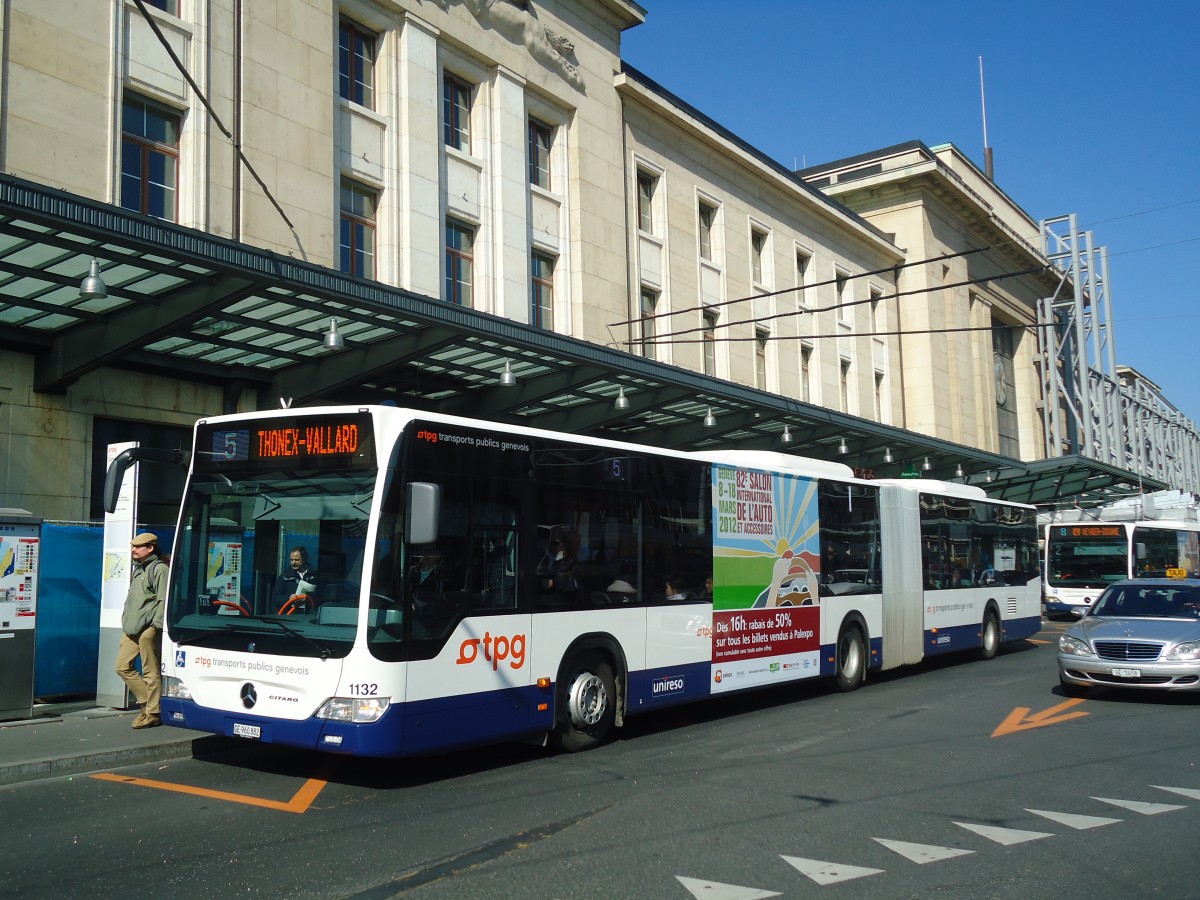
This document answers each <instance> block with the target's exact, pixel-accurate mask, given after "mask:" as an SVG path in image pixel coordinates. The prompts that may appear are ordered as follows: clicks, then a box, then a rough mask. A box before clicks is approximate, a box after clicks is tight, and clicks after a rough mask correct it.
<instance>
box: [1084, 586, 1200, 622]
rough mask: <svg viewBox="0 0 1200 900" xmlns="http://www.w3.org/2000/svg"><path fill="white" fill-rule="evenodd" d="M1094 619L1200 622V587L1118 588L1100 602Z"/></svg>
mask: <svg viewBox="0 0 1200 900" xmlns="http://www.w3.org/2000/svg"><path fill="white" fill-rule="evenodd" d="M1091 615H1093V616H1110V617H1111V616H1123V617H1128V618H1139V619H1200V586H1193V585H1178V586H1175V585H1159V584H1148V585H1140V584H1123V585H1114V586H1113V587H1111V588H1109V589H1108V590H1107V591H1105V592H1104V594H1103V596H1101V597H1100V599H1099V600H1097V601H1096V605H1095V607H1093V609H1092V611H1091Z"/></svg>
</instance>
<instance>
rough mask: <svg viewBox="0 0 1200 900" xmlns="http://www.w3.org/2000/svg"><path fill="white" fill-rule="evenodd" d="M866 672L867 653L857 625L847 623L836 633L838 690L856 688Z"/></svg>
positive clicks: (847, 690)
mask: <svg viewBox="0 0 1200 900" xmlns="http://www.w3.org/2000/svg"><path fill="white" fill-rule="evenodd" d="M866 674H867V653H866V649H865V646H864V644H863V636H862V632H861V631H860V630H859V628H858V626H857V625H847V626H845V627H844V628H843V629H842V633H841V634H840V635H838V642H837V686H838V690H839V691H845V692H849V691H853V690H857V689H858V688H859V686H860V685H861V684H862V683H863V680H864V679H865V678H866Z"/></svg>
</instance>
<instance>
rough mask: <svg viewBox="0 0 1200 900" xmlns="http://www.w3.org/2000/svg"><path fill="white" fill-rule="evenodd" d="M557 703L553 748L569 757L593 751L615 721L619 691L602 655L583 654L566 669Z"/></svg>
mask: <svg viewBox="0 0 1200 900" xmlns="http://www.w3.org/2000/svg"><path fill="white" fill-rule="evenodd" d="M563 672H564V675H563V677H562V678H560V679H559V682H558V687H557V691H556V694H557V696H556V698H555V699H556V702H555V719H556V721H555V724H554V731H553V732H552V734H551V736H550V743H551V745H552V746H553V747H554V748H555V749H558V750H562V751H564V752H566V753H578V752H579V751H581V750H590V749H591V748H592V747H595V746H596V745H597V744H599V743H600V742H601V741H603V740H604V738H605V737H606V736H607V735H608V732H609V729H611V728H612V725H613V722H614V721H615V720H616V713H617V706H616V702H617V691H616V685H615V682H614V680H613V671H612V666H611V665H609V663H608V661H607V660H606V659H605V658H604V657H603V656H602V655H601V654H599V653H596V652H594V651H590V652H585V653H581V654H579V655H578V656H576V657H574V658H572V660H571V663H570V665H568V666H566V667H564V669H563Z"/></svg>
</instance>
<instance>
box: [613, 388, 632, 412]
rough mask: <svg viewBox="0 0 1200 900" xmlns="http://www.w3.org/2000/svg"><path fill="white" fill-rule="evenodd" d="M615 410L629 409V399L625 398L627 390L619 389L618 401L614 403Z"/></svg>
mask: <svg viewBox="0 0 1200 900" xmlns="http://www.w3.org/2000/svg"><path fill="white" fill-rule="evenodd" d="M613 409H629V398H628V397H626V396H625V388H623V387H622V388H617V399H616V400H614V401H613Z"/></svg>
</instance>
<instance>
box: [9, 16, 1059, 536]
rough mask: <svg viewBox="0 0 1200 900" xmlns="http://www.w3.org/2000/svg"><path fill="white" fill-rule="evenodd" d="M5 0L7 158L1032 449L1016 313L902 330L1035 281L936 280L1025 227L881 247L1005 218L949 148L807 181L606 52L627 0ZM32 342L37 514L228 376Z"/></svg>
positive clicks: (964, 269)
mask: <svg viewBox="0 0 1200 900" xmlns="http://www.w3.org/2000/svg"><path fill="white" fill-rule="evenodd" d="M7 9H8V15H7V17H6V18H5V19H4V20H3V24H2V26H0V27H3V28H4V30H5V33H4V34H3V35H2V36H0V37H2V38H3V41H2V45H3V47H4V48H5V52H6V57H5V59H4V61H3V63H4V68H3V73H4V85H3V91H4V97H5V101H6V102H5V106H4V110H3V118H2V121H0V170H3V171H4V172H6V173H10V174H12V175H16V176H18V177H20V178H22V179H27V180H30V181H33V182H37V183H39V184H44V185H48V186H52V187H55V188H60V189H62V190H64V191H67V192H70V193H72V194H77V195H80V196H82V197H86V198H91V199H94V200H98V201H101V202H104V203H111V204H113V205H114V206H119V207H124V208H126V209H129V210H132V211H134V212H139V213H144V214H146V215H150V216H156V217H159V218H163V219H168V220H170V221H174V222H177V223H179V224H180V225H182V226H185V227H187V228H191V229H196V230H197V231H199V232H203V233H206V234H210V235H215V236H218V237H220V238H224V239H228V240H231V241H235V242H240V243H243V244H245V245H248V246H251V247H255V248H261V249H264V250H268V251H271V252H274V253H277V254H281V255H291V256H294V257H296V258H299V259H303V260H307V261H309V262H312V263H316V264H318V265H322V266H327V267H329V268H330V269H333V270H340V271H342V272H347V273H350V274H354V275H357V276H360V277H362V278H364V279H373V280H378V281H380V282H383V283H386V284H389V285H395V286H397V287H402V288H405V289H407V290H410V291H412V292H415V293H419V294H422V295H425V296H429V297H436V298H441V299H442V300H444V301H445V302H447V303H459V304H463V305H468V306H470V307H472V308H474V309H477V310H480V311H483V312H486V313H491V314H494V315H497V316H500V317H504V318H506V319H510V320H514V321H517V322H522V323H526V324H533V325H535V326H537V327H541V328H545V329H547V330H551V331H553V332H556V333H559V334H563V335H568V336H571V337H576V338H581V339H584V340H588V341H592V342H595V343H600V344H605V345H611V346H616V347H620V348H625V349H628V350H630V351H632V352H636V353H641V354H645V355H648V356H653V357H654V358H656V359H658V360H660V361H663V362H666V363H669V364H672V365H676V366H681V367H684V368H687V369H691V370H694V371H697V372H705V373H708V374H711V375H714V376H716V377H718V378H722V379H726V380H728V381H731V382H734V383H737V384H741V385H749V386H751V387H756V388H759V389H762V390H764V391H769V392H772V393H775V394H779V395H782V396H785V397H791V398H795V399H796V400H798V401H802V402H806V403H812V404H816V405H818V406H824V407H828V408H831V409H836V410H839V411H842V412H847V413H850V414H852V415H855V416H859V417H862V418H863V419H865V420H868V421H871V422H880V423H885V424H888V425H893V426H897V427H901V428H909V429H913V430H916V431H920V432H922V433H926V434H930V435H935V436H938V437H942V438H946V439H949V440H953V441H956V442H959V443H961V444H964V445H966V446H969V447H978V448H981V449H986V450H990V451H999V452H1002V453H1009V454H1011V455H1013V456H1026V457H1033V456H1037V455H1038V454H1039V448H1040V446H1041V439H1040V433H1039V431H1038V417H1037V414H1036V407H1037V403H1038V399H1037V389H1038V381H1037V377H1036V373H1035V372H1034V370H1033V356H1032V351H1031V344H1030V343H1029V342H1028V341H1027V340H1026V339H1025V337H1024V334H1025V333H1024V332H1022V331H1020V330H1019V329H1018V330H1016V331H1014V332H1013V334H1014V335H1016V337H1015V338H1014V339H1013V343H1012V346H1011V347H1010V348H1005V349H1004V350H1003V353H1004V359H1005V360H1007V363H1006V364H1005V365H1006V367H1005V368H1004V371H1003V373H1002V377H1001V378H997V377H996V376H995V375H994V374H993V358H994V357H995V358H999V351H997V350H995V349H994V348H993V346H992V344H991V337H990V336H988V335H987V333H986V332H979V333H972V334H966V333H964V334H961V335H953V334H945V333H938V334H935V333H927V334H921V335H916V334H913V335H911V336H905V337H904V338H901V333H902V332H913V331H919V330H921V329H937V328H943V327H944V326H945V325H947V324H960V323H961V324H963V325H970V326H975V327H987V326H988V325H989V323H992V322H996V321H999V322H1004V323H1013V324H1018V325H1025V324H1026V323H1027V322H1028V320H1029V311H1030V309H1031V306H1030V304H1031V302H1032V299H1033V294H1034V293H1036V292H1037V290H1040V289H1043V288H1042V286H1041V284H1040V283H1039V282H1038V281H1037V280H1036V279H1026V281H1023V282H1018V283H1017V284H1016V286H1015V287H1014V285H1013V283H1010V282H1007V281H1006V282H1003V283H1002V284H1001V283H999V282H993V283H988V284H983V283H981V284H980V285H977V286H970V287H967V286H957V285H959V284H960V283H961V282H965V281H968V280H971V279H974V278H978V277H983V276H986V275H988V274H989V273H992V274H994V273H997V272H1000V271H1002V270H1006V269H1007V268H1009V267H1012V266H1014V265H1020V264H1021V260H1024V259H1026V258H1027V257H1028V256H1029V254H1030V251H1029V249H1028V248H1026V247H1021V248H1020V249H1019V250H1011V249H1010V250H995V251H993V252H991V253H990V254H988V255H986V256H981V257H980V258H978V259H977V258H974V257H958V258H955V259H953V260H948V261H947V262H945V263H924V264H922V265H921V266H918V267H912V268H904V267H903V264H904V263H905V262H908V261H914V260H926V259H929V258H931V257H937V256H942V255H945V254H947V253H948V252H957V251H960V250H963V249H966V248H968V247H970V246H972V245H973V244H974V243H975V242H978V241H984V242H986V243H988V244H991V245H995V244H997V242H998V241H1001V240H1003V239H1012V240H1014V241H1015V239H1017V238H1021V237H1023V236H1024V235H1025V233H1026V231H1027V229H1026V225H1027V224H1028V220H1027V217H1025V216H1024V213H1022V212H1021V211H1020V210H1019V208H1018V207H1016V206H1015V204H1012V203H1011V201H1008V200H1007V198H1004V197H1003V195H1002V194H1001V193H1000V192H998V191H996V190H995V189H994V187H991V186H989V185H988V184H979V183H978V182H979V178H978V177H977V176H978V172H977V170H974V168H973V167H972V166H970V164H969V163H968V162H967V161H966V160H965V159H964V158H963V157H962V156H961V154H959V153H958V152H957V151H955V150H953V148H938V149H937V150H936V151H927V150H925V149H922V148H916V149H914V150H912V151H911V152H910V153H909V155H908V156H907V157H906V156H903V155H898V156H895V165H894V166H893V165H892V163H891V162H889V163H888V165H887V166H885V168H887V169H888V170H889V171H888V172H887V173H884V174H883V175H876V176H870V177H864V178H860V179H858V180H856V181H853V182H852V183H851V184H850V186H849V187H847V188H846V189H845V190H843V189H842V183H837V184H834V183H831V184H830V185H828V186H826V187H825V188H824V190H825V192H826V194H828V195H830V196H832V197H834V198H836V199H837V200H838V201H839V202H837V203H834V202H831V201H830V199H829V197H827V196H826V195H825V194H822V192H821V191H820V190H817V189H816V188H814V187H813V186H812V185H811V184H809V183H806V180H805V178H801V177H799V176H797V175H796V174H795V173H792V172H790V171H788V170H787V169H786V168H785V167H782V166H780V165H779V164H777V163H775V162H774V161H772V160H770V159H769V158H767V157H766V156H765V155H764V154H762V153H761V152H759V151H757V150H756V149H755V148H753V147H751V146H749V145H748V144H746V143H745V141H743V140H741V139H740V138H738V137H737V136H736V135H734V134H731V133H729V132H728V131H727V130H725V129H724V128H722V127H721V126H720V125H719V124H717V123H715V122H713V121H712V120H710V119H709V118H707V117H706V116H705V115H704V114H703V112H701V111H700V110H697V109H695V108H693V107H691V106H690V105H688V104H687V103H685V102H683V101H682V100H680V99H679V98H678V97H676V96H675V95H674V94H673V93H671V91H670V90H668V89H666V88H664V87H662V86H660V85H657V84H655V83H654V82H652V81H651V80H650V79H648V78H646V77H645V76H644V75H642V74H640V73H639V72H637V71H636V70H635V69H633V68H632V67H630V66H628V65H627V64H625V63H624V62H623V61H622V60H621V56H620V47H621V34H622V32H623V31H625V30H626V29H629V28H633V27H636V26H637V25H638V24H639V23H641V22H642V21H644V18H645V15H646V12H645V11H644V10H643V9H642V8H641V7H640V6H638V5H637V4H636V3H633V2H628V0H570V2H567V0H562V2H553V0H539V2H511V0H253V2H251V0H207V2H201V0H153V2H151V0H140V2H139V0H75V2H67V0H58V2H54V3H46V2H44V0H9V2H8V3H7ZM926 157H929V158H926ZM889 159H891V157H889ZM922 167H924V168H925V169H929V172H928V173H925V174H920V175H918V174H916V172H917V170H918V169H921V168H922ZM804 174H805V176H807V178H808V180H809V181H812V178H813V173H812V172H806V173H804ZM834 174H836V173H831V178H832V177H833V176H834ZM837 180H838V181H839V182H842V179H837ZM997 197H999V198H1001V199H1002V200H1003V202H997V200H996V198H997ZM981 198H987V199H986V200H981ZM847 207H849V208H847ZM851 210H854V211H853V212H852V211H851ZM1013 246H1016V244H1015V243H1014V244H1013ZM6 278H7V279H8V284H9V285H10V287H9V288H5V289H6V290H16V289H17V288H16V287H13V286H12V285H13V284H15V282H14V276H13V274H12V273H6ZM997 285H998V286H997ZM35 340H36V337H35V336H34V335H32V334H31V333H30V334H19V335H17V336H16V337H15V338H13V337H10V338H8V339H6V347H7V348H9V349H11V350H13V351H15V352H5V353H3V354H2V355H0V455H2V458H3V464H2V466H0V493H3V494H4V496H5V497H6V498H7V499H6V503H7V505H10V506H19V507H24V508H27V509H30V510H35V511H36V512H37V514H38V515H41V516H44V517H46V518H51V519H88V518H91V517H94V515H95V512H96V485H97V484H98V472H99V470H100V468H101V467H102V457H101V456H98V449H97V448H98V447H99V445H100V444H101V443H102V442H107V441H108V440H119V439H137V438H142V439H148V437H150V436H152V435H153V436H157V437H158V438H159V439H166V440H170V439H172V438H173V437H176V436H179V435H186V432H187V429H188V428H189V427H190V425H191V423H192V422H193V421H194V420H195V419H196V418H198V417H201V416H204V415H210V414H214V413H217V412H220V411H222V410H223V409H227V408H228V407H229V406H230V405H231V400H230V397H229V392H230V386H229V385H227V384H226V385H222V384H214V383H203V382H196V381H193V380H190V379H188V378H186V377H183V376H172V374H171V373H169V372H161V371H156V372H153V373H148V372H145V371H141V370H139V368H138V367H137V366H132V367H131V366H129V365H124V366H121V367H116V366H113V367H108V368H103V369H100V370H99V371H96V372H92V373H90V374H87V375H85V376H83V377H81V378H80V379H79V380H78V381H76V382H75V383H74V384H72V385H70V386H69V387H68V388H67V389H66V390H65V392H61V393H44V392H40V391H38V390H35V389H34V384H35V373H34V368H35V357H34V354H33V353H32V352H28V351H31V350H32V349H33V347H32V342H34V341H35ZM23 342H29V343H26V345H25V346H22V344H23ZM23 351H26V352H23ZM996 371H999V369H997V370H996ZM1002 383H1003V390H1004V392H1005V397H1006V398H1008V397H1009V396H1010V392H1011V398H1012V402H1013V409H1014V410H1015V411H1014V413H1013V416H1012V417H1009V418H1005V416H1004V415H1002V414H1000V413H999V412H997V410H1001V409H1005V408H1006V407H1005V403H1003V402H1000V398H999V397H998V395H997V391H998V390H999V389H1000V385H1001V384H1002ZM260 402H261V401H260V399H259V398H257V397H256V396H255V395H254V394H253V392H246V393H244V394H237V393H236V391H235V396H234V397H233V399H232V405H234V406H236V407H238V408H241V409H251V408H254V407H255V405H256V404H258V403H260ZM162 435H165V438H162ZM29 438H33V439H34V440H32V441H30V440H28V439H29ZM164 492H165V493H169V491H165V489H164Z"/></svg>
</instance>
